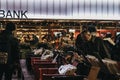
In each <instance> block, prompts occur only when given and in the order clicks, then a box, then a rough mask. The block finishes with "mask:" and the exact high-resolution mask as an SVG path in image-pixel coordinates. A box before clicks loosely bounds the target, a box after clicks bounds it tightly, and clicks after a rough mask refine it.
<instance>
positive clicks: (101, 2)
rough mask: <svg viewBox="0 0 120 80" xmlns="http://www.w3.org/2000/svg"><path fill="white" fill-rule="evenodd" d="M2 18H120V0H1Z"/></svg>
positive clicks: (0, 11) (0, 16) (0, 14)
mask: <svg viewBox="0 0 120 80" xmlns="http://www.w3.org/2000/svg"><path fill="white" fill-rule="evenodd" d="M0 18H17V19H22V18H24V19H105V20H120V0H0Z"/></svg>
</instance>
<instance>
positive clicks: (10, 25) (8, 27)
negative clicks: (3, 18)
mask: <svg viewBox="0 0 120 80" xmlns="http://www.w3.org/2000/svg"><path fill="white" fill-rule="evenodd" d="M5 29H6V30H8V31H14V30H15V24H14V23H13V22H8V23H7V24H6V27H5Z"/></svg>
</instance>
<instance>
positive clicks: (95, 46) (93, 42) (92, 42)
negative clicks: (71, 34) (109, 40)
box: [82, 30, 111, 59]
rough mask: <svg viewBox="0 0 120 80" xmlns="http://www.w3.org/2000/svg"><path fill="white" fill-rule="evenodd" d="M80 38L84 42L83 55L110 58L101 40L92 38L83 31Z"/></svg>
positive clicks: (88, 33)
mask: <svg viewBox="0 0 120 80" xmlns="http://www.w3.org/2000/svg"><path fill="white" fill-rule="evenodd" d="M82 36H83V39H84V40H85V41H86V42H85V51H84V53H86V54H89V55H93V56H99V57H101V59H104V58H109V59H110V58H111V57H110V53H109V51H108V49H107V48H106V46H105V44H104V42H103V40H102V39H101V38H99V37H96V36H92V35H91V33H90V32H89V31H88V30H86V31H83V32H82ZM96 53H98V54H96Z"/></svg>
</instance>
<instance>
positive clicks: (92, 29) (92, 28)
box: [88, 27, 97, 33]
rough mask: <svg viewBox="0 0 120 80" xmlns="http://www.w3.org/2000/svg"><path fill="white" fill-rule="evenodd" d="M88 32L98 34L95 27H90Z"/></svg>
mask: <svg viewBox="0 0 120 80" xmlns="http://www.w3.org/2000/svg"><path fill="white" fill-rule="evenodd" d="M88 31H89V32H90V33H91V32H96V31H97V30H96V28H95V27H88Z"/></svg>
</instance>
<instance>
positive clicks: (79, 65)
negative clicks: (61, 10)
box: [0, 22, 120, 80]
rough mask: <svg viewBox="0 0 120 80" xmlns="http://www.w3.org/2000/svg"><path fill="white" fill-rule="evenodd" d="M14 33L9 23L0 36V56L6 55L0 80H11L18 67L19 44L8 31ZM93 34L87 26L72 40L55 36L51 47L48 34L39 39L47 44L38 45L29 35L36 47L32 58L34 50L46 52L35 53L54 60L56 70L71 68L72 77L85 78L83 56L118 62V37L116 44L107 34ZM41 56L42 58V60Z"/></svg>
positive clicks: (0, 66) (0, 65) (86, 64)
mask: <svg viewBox="0 0 120 80" xmlns="http://www.w3.org/2000/svg"><path fill="white" fill-rule="evenodd" d="M14 30H15V24H13V23H12V22H10V23H8V24H7V25H6V28H5V30H4V31H3V32H1V34H0V55H1V54H2V53H4V52H5V53H7V57H6V59H7V62H6V63H5V62H4V61H2V60H1V59H4V58H5V57H4V56H3V57H1V56H0V58H1V59H0V80H2V76H3V74H4V73H5V80H11V79H12V74H13V72H14V68H15V67H14V66H15V65H16V64H17V65H18V64H19V56H20V55H19V54H20V48H19V47H20V45H19V41H18V39H17V38H15V37H14V36H13V33H12V32H13V31H14ZM96 33H97V30H96V28H95V27H89V28H87V29H85V30H83V31H82V32H81V33H80V34H79V35H78V36H77V38H76V39H75V38H74V36H73V35H74V34H73V33H72V34H71V35H70V36H67V37H66V35H64V36H59V35H58V36H57V37H56V39H55V40H56V43H55V44H54V45H53V44H52V43H50V42H49V40H50V38H49V37H51V36H50V35H46V36H45V37H43V39H42V40H44V39H47V41H41V43H39V42H40V41H38V39H37V38H36V37H35V35H32V37H33V38H34V39H35V40H33V41H31V42H30V43H31V44H37V45H35V49H36V50H34V49H32V50H33V51H34V53H35V54H34V53H33V54H34V55H36V52H35V51H37V49H39V51H38V54H39V52H41V51H46V53H45V52H44V55H43V54H42V53H43V52H41V53H40V54H39V56H41V59H47V58H49V59H51V60H53V62H55V61H56V62H57V63H58V65H59V67H60V68H61V66H62V65H69V66H75V68H74V71H73V72H74V73H72V75H88V74H89V71H90V68H91V63H90V62H89V61H88V59H87V58H86V56H87V55H92V56H95V57H96V58H98V59H99V60H100V61H101V60H102V59H111V60H115V61H120V58H119V57H120V52H119V49H120V39H119V37H120V36H118V37H117V38H116V41H113V40H112V39H111V34H106V37H105V38H104V39H102V38H100V37H97V36H96ZM4 41H6V42H7V41H8V42H7V43H6V44H7V47H6V48H5V49H3V46H1V45H2V44H4V43H5V42H4ZM57 41H58V42H57ZM68 41H71V42H72V43H71V44H70V43H69V42H68ZM25 42H27V39H25ZM29 47H30V45H29ZM33 51H31V52H33ZM38 54H37V55H38ZM42 56H44V58H43V57H42ZM45 56H47V57H45ZM2 62H3V63H2ZM62 67H63V66H62ZM105 79H106V78H105ZM105 79H103V80H105ZM106 80H107V79H106Z"/></svg>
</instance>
